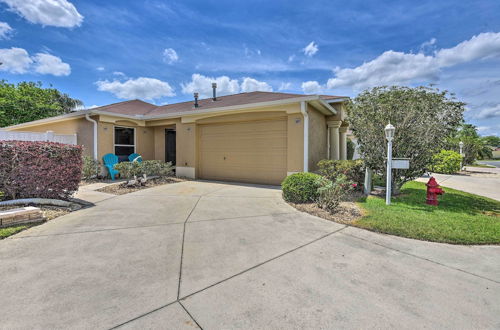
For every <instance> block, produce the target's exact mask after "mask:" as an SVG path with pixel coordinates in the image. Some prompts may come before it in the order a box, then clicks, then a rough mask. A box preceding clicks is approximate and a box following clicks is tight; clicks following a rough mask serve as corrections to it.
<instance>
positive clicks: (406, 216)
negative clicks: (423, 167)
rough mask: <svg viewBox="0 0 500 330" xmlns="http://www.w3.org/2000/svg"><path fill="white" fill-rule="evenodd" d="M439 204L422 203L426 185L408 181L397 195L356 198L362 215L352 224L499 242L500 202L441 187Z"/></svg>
mask: <svg viewBox="0 0 500 330" xmlns="http://www.w3.org/2000/svg"><path fill="white" fill-rule="evenodd" d="M443 189H444V190H445V194H444V195H441V196H439V206H437V207H435V206H431V205H427V204H425V198H426V187H425V184H424V183H421V182H408V183H406V184H405V185H404V186H403V188H402V190H401V195H400V196H398V197H394V198H393V199H392V204H391V205H389V206H388V205H385V199H384V198H380V197H374V196H369V197H367V198H363V199H361V200H360V202H359V205H360V206H361V207H362V208H363V209H364V210H365V216H363V217H362V218H360V219H359V220H357V221H356V222H355V223H353V225H355V226H358V227H361V228H366V229H370V230H373V231H377V232H382V233H387V234H392V235H398V236H403V237H409V238H415V239H420V240H426V241H433V242H443V243H452V244H500V202H498V201H495V200H493V199H489V198H486V197H481V196H477V195H473V194H469V193H466V192H462V191H458V190H454V189H451V188H443Z"/></svg>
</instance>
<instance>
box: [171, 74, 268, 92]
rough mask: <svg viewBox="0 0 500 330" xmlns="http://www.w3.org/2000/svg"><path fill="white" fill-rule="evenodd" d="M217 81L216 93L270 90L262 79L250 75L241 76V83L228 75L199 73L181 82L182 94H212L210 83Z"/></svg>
mask: <svg viewBox="0 0 500 330" xmlns="http://www.w3.org/2000/svg"><path fill="white" fill-rule="evenodd" d="M213 82H216V83H217V95H228V94H236V93H240V92H242V93H248V92H255V91H262V92H272V91H273V88H272V86H271V85H269V84H268V83H266V82H264V81H259V80H257V79H254V78H251V77H245V78H243V80H242V82H241V84H240V82H239V81H238V80H237V79H231V78H229V77H228V76H220V77H207V76H204V75H201V74H199V73H195V74H193V75H192V76H191V81H190V82H188V83H185V84H181V87H182V92H183V93H184V94H192V93H195V92H197V93H199V95H200V97H202V98H205V97H211V96H212V83H213Z"/></svg>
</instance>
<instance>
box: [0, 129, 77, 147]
mask: <svg viewBox="0 0 500 330" xmlns="http://www.w3.org/2000/svg"><path fill="white" fill-rule="evenodd" d="M0 140H6V141H13V140H16V141H49V142H59V143H65V144H76V134H67V135H65V134H54V132H53V131H47V132H45V133H37V132H16V131H2V130H0Z"/></svg>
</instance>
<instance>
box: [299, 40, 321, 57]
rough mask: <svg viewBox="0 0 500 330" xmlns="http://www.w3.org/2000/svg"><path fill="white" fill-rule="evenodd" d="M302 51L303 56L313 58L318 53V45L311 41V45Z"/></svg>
mask: <svg viewBox="0 0 500 330" xmlns="http://www.w3.org/2000/svg"><path fill="white" fill-rule="evenodd" d="M302 50H303V51H304V54H305V55H307V56H313V55H314V54H316V53H317V52H318V44H316V43H315V42H314V41H311V43H310V44H309V45H307V46H306V47H304V49H302Z"/></svg>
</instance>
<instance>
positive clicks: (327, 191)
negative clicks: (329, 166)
mask: <svg viewBox="0 0 500 330" xmlns="http://www.w3.org/2000/svg"><path fill="white" fill-rule="evenodd" d="M317 184H318V186H319V188H318V206H319V207H321V208H322V209H325V210H327V211H328V212H334V211H335V210H336V209H337V207H338V206H339V205H340V202H341V200H342V199H343V198H344V197H345V196H346V195H347V194H348V193H349V192H350V191H351V190H352V189H353V184H354V183H353V182H352V181H350V180H349V179H348V178H347V176H345V175H344V174H339V175H338V176H337V177H336V178H335V179H334V180H333V181H332V180H329V179H327V178H325V177H319V179H318V182H317Z"/></svg>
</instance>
